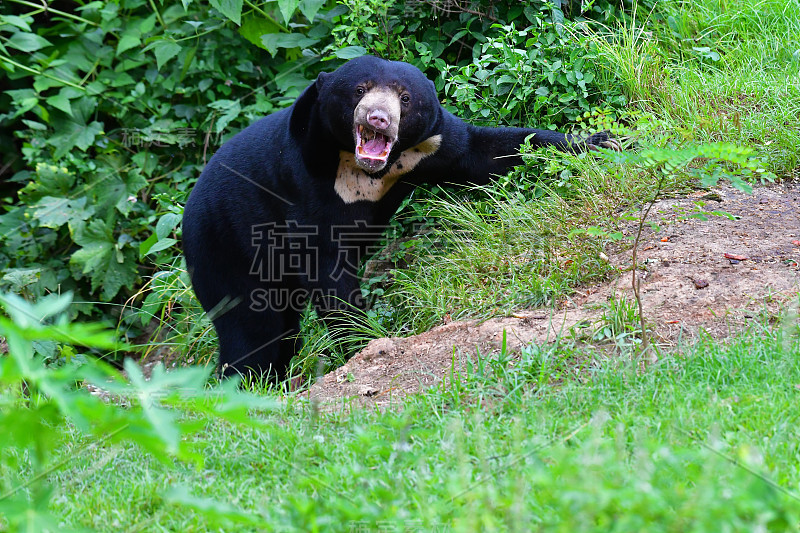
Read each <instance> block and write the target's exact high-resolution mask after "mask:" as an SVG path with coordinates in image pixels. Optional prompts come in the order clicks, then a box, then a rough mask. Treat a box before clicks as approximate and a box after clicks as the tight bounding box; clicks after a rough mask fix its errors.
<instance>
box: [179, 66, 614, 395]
mask: <svg viewBox="0 0 800 533" xmlns="http://www.w3.org/2000/svg"><path fill="white" fill-rule="evenodd" d="M528 136H532V138H531V141H530V142H531V144H532V145H533V146H534V147H543V146H554V147H556V148H558V149H561V150H565V151H574V152H579V151H583V150H587V149H598V148H599V147H605V148H610V149H615V150H617V149H619V144H618V143H617V142H616V141H615V140H614V139H612V138H610V136H609V135H608V134H607V133H598V134H595V135H592V136H590V137H589V138H587V139H578V138H576V137H573V136H571V135H567V134H563V133H558V132H554V131H547V130H536V129H527V128H488V127H476V126H472V125H469V124H467V123H465V122H463V121H462V120H460V119H459V118H457V117H456V116H455V115H453V114H451V113H449V112H448V111H446V110H445V109H444V108H443V107H442V106H441V105H440V104H439V100H438V98H437V95H436V90H435V88H434V85H433V82H431V81H430V80H428V79H427V78H426V77H425V75H424V74H423V73H422V72H421V71H420V70H419V69H417V68H416V67H414V66H412V65H410V64H408V63H402V62H397V61H387V60H383V59H379V58H376V57H371V56H363V57H359V58H357V59H353V60H351V61H348V62H347V63H345V64H344V65H342V66H341V67H339V68H338V69H337V70H335V71H334V72H331V73H322V74H320V75H319V77H318V78H317V80H316V81H315V82H314V83H312V84H311V85H310V86H309V87H308V88H307V89H306V90H305V91H304V92H303V93H302V94H301V95H300V96H299V97H298V98H297V100H296V101H295V102H294V103H293V104H292V105H291V106H290V107H289V108H287V109H284V110H282V111H279V112H277V113H274V114H272V115H269V116H267V117H264V118H262V119H260V120H258V121H256V122H255V123H253V124H252V125H250V126H249V127H247V128H245V129H244V130H243V131H241V132H240V133H238V134H237V135H236V136H234V137H233V138H232V139H230V140H229V141H228V142H227V143H225V144H224V145H223V146H222V147H221V148H220V149H219V150H218V151H217V153H216V154H215V155H214V156H213V157H212V158H211V160H210V161H209V162H208V165H207V166H206V167H205V169H204V171H203V172H202V174H201V175H200V178H199V179H198V181H197V184H196V185H195V187H194V189H193V191H192V193H191V194H190V196H189V199H188V201H187V203H186V207H185V210H184V215H183V248H184V254H185V257H186V265H187V268H188V270H189V273H190V276H191V279H192V284H193V286H194V291H195V293H196V295H197V298H198V299H199V300H200V303H201V304H202V305H203V308H204V309H205V311H206V312H207V313H208V314H209V316H210V318H211V319H212V321H213V323H214V326H215V328H216V331H217V335H218V337H219V349H220V352H219V364H220V370H221V371H222V373H223V375H226V376H230V375H234V374H236V373H251V374H256V375H259V376H261V377H267V376H268V377H270V378H272V379H275V378H278V379H281V378H283V377H285V373H286V369H287V365H288V364H289V361H290V359H291V358H292V357H293V356H294V355H295V342H296V335H297V333H298V330H299V324H300V316H301V314H302V312H303V310H304V309H305V308H306V306H307V304H308V302H309V301H310V302H312V303H313V305H314V307H315V308H316V309H317V311H318V312H319V314H320V316H322V317H323V318H325V317H330V316H332V314H335V313H336V311H338V310H341V309H342V308H343V307H348V306H355V307H362V306H363V302H362V301H361V291H360V287H359V278H358V273H357V270H358V265H359V262H360V261H361V259H363V258H365V256H366V254H367V252H368V251H370V250H371V247H374V245H375V244H376V242H378V240H379V239H380V236H381V233H382V232H383V230H384V228H385V227H386V225H387V223H388V222H389V219H390V217H391V216H392V215H393V214H394V212H395V211H396V210H397V208H398V207H399V205H400V203H401V202H402V200H403V198H404V197H406V196H407V195H408V194H409V193H410V192H411V190H412V189H413V188H414V187H415V186H417V185H420V184H422V183H430V184H433V183H463V184H485V183H488V182H489V180H490V179H491V178H492V176H493V175H502V174H505V173H506V172H507V171H508V170H510V169H511V168H512V167H513V166H515V165H519V164H521V163H522V159H521V158H520V157H519V155H518V149H519V147H520V145H521V144H522V143H523V142H524V141H525V139H526V137H528Z"/></svg>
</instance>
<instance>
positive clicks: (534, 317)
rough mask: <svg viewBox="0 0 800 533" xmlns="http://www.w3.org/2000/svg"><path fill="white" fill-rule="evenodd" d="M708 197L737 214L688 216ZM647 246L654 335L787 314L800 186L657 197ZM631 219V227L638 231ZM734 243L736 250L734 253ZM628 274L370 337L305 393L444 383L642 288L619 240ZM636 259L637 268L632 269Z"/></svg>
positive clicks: (357, 396)
mask: <svg viewBox="0 0 800 533" xmlns="http://www.w3.org/2000/svg"><path fill="white" fill-rule="evenodd" d="M698 200H700V201H703V202H705V203H706V205H705V207H704V209H705V210H707V211H713V210H718V211H724V212H727V213H729V214H731V215H733V216H734V217H735V219H734V220H731V219H729V218H727V217H722V216H712V217H710V218H709V219H708V220H705V221H703V220H698V219H694V218H691V219H687V218H686V216H687V214H688V213H689V212H690V211H692V210H693V209H694V208H695V202H697V201H698ZM649 219H650V220H653V221H657V222H658V224H659V226H660V227H661V230H660V231H659V232H658V233H654V232H653V231H652V230H651V229H649V227H648V229H646V230H645V232H643V235H642V239H641V243H640V245H639V250H640V252H639V269H638V270H637V276H639V279H641V292H642V302H643V305H644V314H645V317H646V319H647V321H648V322H649V323H650V324H651V325H652V327H653V332H654V334H655V339H656V341H657V342H659V343H661V344H675V343H677V342H678V341H679V340H681V339H683V340H685V339H687V338H692V337H694V336H695V335H697V334H698V333H699V332H700V331H706V332H708V333H710V334H711V335H712V336H714V337H715V338H724V337H726V336H728V335H730V334H732V333H734V332H736V331H739V330H741V329H742V328H743V327H745V326H746V325H747V324H748V322H751V321H752V320H753V319H754V318H755V317H756V316H758V315H763V314H764V313H767V314H772V313H778V312H779V310H780V309H782V308H784V307H785V306H786V304H787V303H788V302H789V301H795V302H796V301H797V295H798V291H799V290H800V185H798V184H797V183H784V184H781V185H776V186H771V187H759V188H756V189H755V190H754V191H753V193H752V194H745V193H742V192H739V191H736V190H735V189H732V188H720V189H715V190H714V191H711V192H709V191H699V192H698V193H695V194H693V195H691V196H690V197H689V198H682V199H667V200H662V201H659V202H657V203H656V205H655V206H654V207H653V209H652V211H651V214H650V217H649ZM635 230H636V227H635V225H633V224H630V225H628V226H627V227H626V228H625V230H624V232H625V233H627V234H632V233H633V232H635ZM726 254H727V255H726ZM608 255H609V261H610V262H611V264H613V265H614V266H615V267H617V268H618V269H619V270H620V272H621V274H620V276H619V277H618V278H617V279H615V280H613V281H612V282H610V283H605V284H601V285H596V286H593V287H589V288H587V289H585V290H583V291H580V292H578V293H577V294H576V295H575V296H574V297H573V298H572V299H570V300H569V301H567V302H565V303H564V304H563V305H562V306H561V307H560V309H559V310H556V311H552V310H525V311H520V312H519V313H516V314H515V315H514V316H511V317H505V318H494V319H490V320H486V321H480V320H469V321H462V322H452V323H449V324H445V325H443V326H439V327H436V328H433V329H432V330H430V331H428V332H425V333H423V334H421V335H416V336H413V337H407V338H383V339H376V340H373V341H372V342H370V343H369V344H368V345H367V347H366V348H364V350H362V351H361V352H360V353H358V354H357V355H355V356H354V357H353V358H352V359H350V361H348V362H347V364H345V365H344V366H342V367H340V368H338V369H336V370H335V371H333V372H331V373H329V374H327V375H325V376H323V377H322V378H321V379H320V380H319V381H318V382H317V383H315V384H314V385H313V386H312V387H311V388H310V389H309V390H308V391H307V392H306V393H305V394H304V395H305V396H306V397H308V398H310V399H311V400H312V401H315V402H319V403H320V404H322V405H323V406H324V405H327V406H328V407H333V406H335V405H338V404H339V403H340V402H341V400H346V402H347V403H348V404H356V405H373V406H376V407H381V408H383V407H387V406H389V405H390V404H391V403H392V402H393V401H396V400H398V399H401V398H402V397H403V396H405V395H406V394H410V393H413V392H416V391H418V390H420V389H423V388H426V387H430V386H434V385H437V384H438V383H440V382H441V380H442V379H443V378H445V377H446V376H447V375H448V374H449V372H450V370H451V368H452V365H453V364H455V365H457V367H458V368H461V367H463V364H464V361H465V360H466V357H467V356H472V357H474V356H475V354H476V353H477V352H479V353H480V354H481V355H483V356H485V355H488V354H496V353H498V352H499V351H500V349H501V343H502V339H503V331H505V332H506V339H507V341H506V342H507V349H509V350H510V351H512V352H515V351H519V349H520V348H521V347H523V346H525V345H528V344H530V343H532V342H535V343H540V344H541V343H547V342H552V341H554V340H555V339H556V338H558V337H559V336H560V335H564V334H567V333H568V332H570V330H572V329H573V328H574V327H575V326H576V325H585V324H587V323H591V322H594V321H597V320H598V319H599V317H600V316H601V314H602V310H601V309H600V305H601V304H602V303H603V302H606V301H607V300H608V299H609V298H611V297H615V298H622V297H623V296H624V297H625V298H628V299H630V300H632V299H633V291H632V289H631V276H632V272H631V271H630V265H631V252H630V250H622V249H619V250H616V251H611V250H609V253H608ZM626 270H627V272H626Z"/></svg>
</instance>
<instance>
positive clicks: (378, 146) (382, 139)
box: [361, 132, 386, 156]
mask: <svg viewBox="0 0 800 533" xmlns="http://www.w3.org/2000/svg"><path fill="white" fill-rule="evenodd" d="M361 147H362V149H363V150H364V153H366V154H367V155H375V156H379V155H381V154H382V153H383V152H384V151H386V136H385V135H381V134H380V133H377V132H376V133H375V137H374V138H372V139H370V140H368V141H367V142H365V143H363V144H362V145H361Z"/></svg>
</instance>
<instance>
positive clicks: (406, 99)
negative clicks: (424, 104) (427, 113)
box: [400, 93, 411, 104]
mask: <svg viewBox="0 0 800 533" xmlns="http://www.w3.org/2000/svg"><path fill="white" fill-rule="evenodd" d="M400 101H401V102H403V103H404V104H407V103H409V102H410V101H411V95H409V94H408V93H406V94H403V95H401V96H400Z"/></svg>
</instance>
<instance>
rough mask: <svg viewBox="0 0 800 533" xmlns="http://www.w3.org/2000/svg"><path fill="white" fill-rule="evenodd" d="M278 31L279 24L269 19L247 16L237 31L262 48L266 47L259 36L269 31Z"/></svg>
mask: <svg viewBox="0 0 800 533" xmlns="http://www.w3.org/2000/svg"><path fill="white" fill-rule="evenodd" d="M279 31H281V29H280V26H278V25H277V24H275V23H274V22H273V21H271V20H267V19H265V18H260V17H248V18H247V19H245V21H244V24H242V26H241V27H240V28H239V33H240V34H241V36H242V37H244V38H245V39H247V40H248V41H250V42H251V43H253V44H254V45H256V46H258V47H259V48H263V49H264V50H266V49H267V47H266V46H264V43H263V42H261V36H262V35H267V34H269V33H278V32H279Z"/></svg>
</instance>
